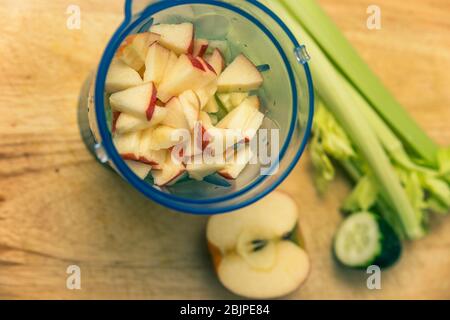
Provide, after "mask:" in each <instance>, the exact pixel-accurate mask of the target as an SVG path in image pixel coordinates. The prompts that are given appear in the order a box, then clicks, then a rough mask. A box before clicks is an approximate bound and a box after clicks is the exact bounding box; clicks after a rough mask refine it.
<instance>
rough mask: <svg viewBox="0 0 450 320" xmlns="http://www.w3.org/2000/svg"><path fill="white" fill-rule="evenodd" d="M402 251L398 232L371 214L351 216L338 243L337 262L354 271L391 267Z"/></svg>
mask: <svg viewBox="0 0 450 320" xmlns="http://www.w3.org/2000/svg"><path fill="white" fill-rule="evenodd" d="M401 251H402V247H401V242H400V239H399V238H398V236H397V235H396V233H395V232H394V230H393V229H392V228H391V227H390V226H389V225H388V224H387V223H386V222H385V221H384V220H383V219H382V218H381V217H379V216H377V215H375V214H373V213H370V212H360V213H355V214H353V215H351V216H349V217H348V218H347V219H346V220H345V221H344V222H343V224H342V225H341V226H340V228H339V230H338V232H337V234H336V237H335V240H334V254H335V256H336V258H337V260H338V261H339V262H340V263H341V264H343V265H344V266H347V267H351V268H367V267H369V266H371V265H377V266H379V267H380V268H386V267H389V266H391V265H393V264H394V263H395V262H396V261H397V260H398V259H399V258H400V255H401Z"/></svg>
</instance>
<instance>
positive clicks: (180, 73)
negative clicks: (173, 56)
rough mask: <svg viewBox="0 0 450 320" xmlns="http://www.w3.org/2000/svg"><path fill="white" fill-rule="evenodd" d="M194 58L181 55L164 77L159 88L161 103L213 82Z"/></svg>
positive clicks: (208, 73)
mask: <svg viewBox="0 0 450 320" xmlns="http://www.w3.org/2000/svg"><path fill="white" fill-rule="evenodd" d="M199 59H200V58H196V57H194V56H187V55H181V56H180V57H179V58H178V61H177V63H176V64H175V65H174V66H173V68H171V72H170V74H167V76H166V77H164V80H163V82H162V83H161V85H160V86H159V88H158V89H159V90H158V98H159V99H160V100H161V101H162V102H167V101H169V100H170V99H171V98H172V97H174V96H179V95H180V94H181V93H183V92H185V91H187V90H197V89H201V88H202V87H204V86H206V85H207V84H209V83H210V82H211V81H213V80H214V78H215V77H214V76H212V75H211V73H210V72H207V71H206V69H205V68H204V66H203V64H202V62H201V61H200V60H199Z"/></svg>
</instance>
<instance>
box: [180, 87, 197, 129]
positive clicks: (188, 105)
mask: <svg viewBox="0 0 450 320" xmlns="http://www.w3.org/2000/svg"><path fill="white" fill-rule="evenodd" d="M179 99H180V103H181V105H182V107H183V112H184V116H185V117H186V121H187V123H188V125H189V129H191V130H192V129H194V127H195V124H196V123H197V121H198V118H199V115H200V101H199V99H198V97H197V95H196V94H195V93H194V91H192V90H188V91H185V92H183V93H182V94H181V95H180V97H179Z"/></svg>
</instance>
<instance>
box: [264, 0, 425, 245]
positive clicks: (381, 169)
mask: <svg viewBox="0 0 450 320" xmlns="http://www.w3.org/2000/svg"><path fill="white" fill-rule="evenodd" d="M265 2H266V3H267V4H268V5H269V7H271V8H272V10H274V12H276V13H277V14H278V15H279V16H281V17H283V21H284V22H285V23H286V24H287V25H288V27H289V28H290V29H291V30H292V31H293V32H294V34H296V35H297V36H298V37H299V40H300V42H302V43H305V44H306V46H307V48H308V50H309V53H310V55H311V56H312V57H313V59H314V60H313V61H312V63H311V69H312V73H313V75H314V82H315V85H316V88H317V90H318V91H319V93H320V95H321V97H322V99H323V101H324V103H325V104H326V105H327V107H328V108H329V110H330V111H331V112H332V113H333V115H334V116H335V117H336V119H337V120H338V122H339V123H340V124H341V126H342V127H343V128H344V130H345V131H346V133H347V134H348V136H349V137H350V138H351V139H352V141H353V143H354V144H355V146H356V147H357V149H358V150H359V151H360V152H361V153H362V155H363V156H364V158H365V160H366V161H367V162H368V164H369V165H370V167H371V170H372V171H373V174H374V177H375V178H376V181H377V182H378V184H379V187H380V192H381V194H383V195H384V196H385V197H386V199H388V201H389V203H390V204H391V206H392V207H393V208H395V211H396V212H397V214H398V216H399V218H400V220H401V222H402V225H403V227H404V231H405V233H406V235H407V237H408V238H410V239H417V238H421V237H422V236H424V234H425V230H424V228H423V225H422V220H421V217H420V216H419V215H418V214H417V212H416V211H415V210H414V208H413V207H412V205H411V203H410V201H409V199H408V196H407V194H406V193H405V191H404V190H403V188H402V185H401V183H400V180H399V178H398V176H397V175H396V172H395V171H394V169H393V167H392V165H391V163H390V161H389V158H388V156H387V155H386V152H385V151H384V149H383V146H382V145H381V143H380V142H379V140H378V138H377V136H376V134H375V133H374V132H373V130H372V129H371V127H370V125H369V123H368V122H367V120H366V119H365V117H364V114H363V113H362V112H361V111H360V108H359V107H358V103H359V102H358V100H357V99H355V97H354V94H353V92H352V90H354V88H353V87H352V86H351V85H350V84H349V83H348V82H347V81H346V79H345V78H344V77H343V76H342V75H341V74H340V73H339V72H338V71H337V70H336V69H335V67H334V65H333V64H332V63H331V62H330V61H329V60H328V58H327V56H326V55H325V54H324V53H323V52H322V50H321V49H320V47H319V46H318V45H317V44H316V43H315V41H314V40H313V39H312V38H311V37H310V36H309V34H308V33H307V32H306V31H305V30H304V29H303V27H302V26H301V25H300V24H299V23H298V22H297V21H295V19H293V17H292V16H291V15H290V13H289V12H287V11H286V9H285V8H284V7H283V6H282V5H280V4H279V3H278V2H277V1H270V2H268V1H265ZM300 37H301V38H300Z"/></svg>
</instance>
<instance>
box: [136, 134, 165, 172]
mask: <svg viewBox="0 0 450 320" xmlns="http://www.w3.org/2000/svg"><path fill="white" fill-rule="evenodd" d="M153 130H154V128H150V129H147V130H145V131H143V132H142V134H141V140H140V144H139V161H140V162H142V163H146V164H149V165H151V166H152V168H153V169H154V170H161V168H162V165H163V164H164V162H165V160H166V158H167V151H166V150H153V149H152V145H153Z"/></svg>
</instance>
